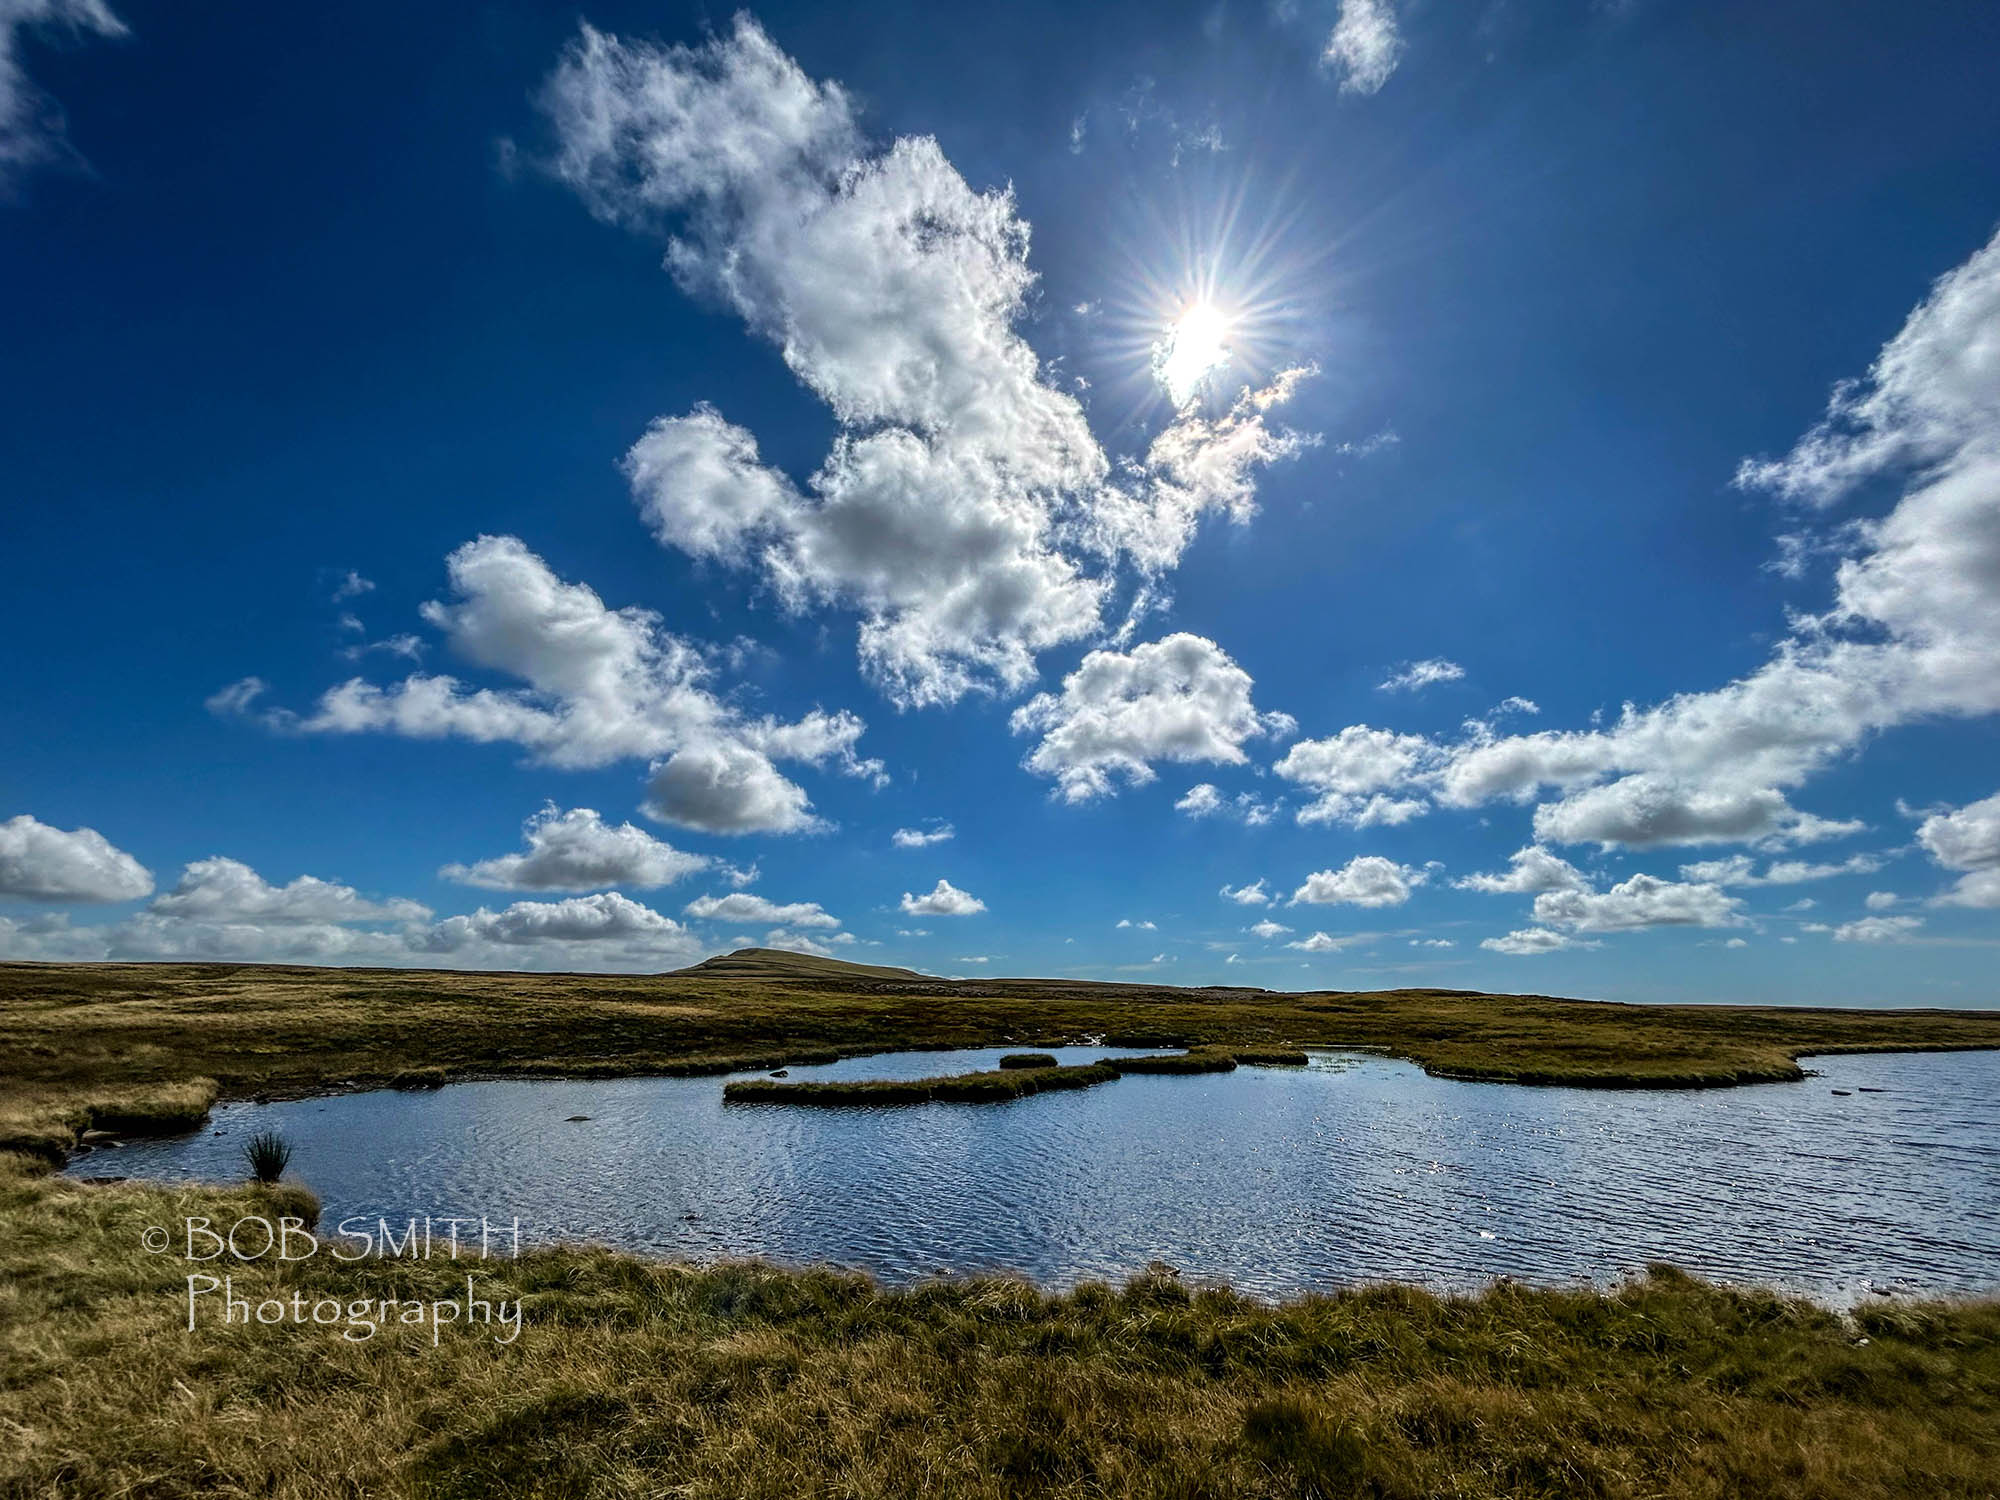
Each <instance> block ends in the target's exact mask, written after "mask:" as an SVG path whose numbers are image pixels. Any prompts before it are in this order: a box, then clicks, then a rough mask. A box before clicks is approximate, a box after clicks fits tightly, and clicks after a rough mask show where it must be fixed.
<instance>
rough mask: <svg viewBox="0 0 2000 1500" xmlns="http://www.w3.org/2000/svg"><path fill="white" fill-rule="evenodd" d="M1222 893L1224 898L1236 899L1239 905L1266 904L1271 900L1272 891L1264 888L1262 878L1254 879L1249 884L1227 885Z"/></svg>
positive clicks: (1227, 899)
mask: <svg viewBox="0 0 2000 1500" xmlns="http://www.w3.org/2000/svg"><path fill="white" fill-rule="evenodd" d="M1221 895H1222V899H1223V900H1225V901H1234V902H1235V903H1236V904H1237V905H1238V906H1265V905H1268V904H1269V903H1270V900H1271V895H1270V892H1268V891H1266V890H1265V889H1264V882H1263V881H1262V880H1261V879H1259V880H1254V881H1252V882H1251V883H1250V884H1249V885H1238V886H1231V885H1225V886H1223V888H1222V891H1221Z"/></svg>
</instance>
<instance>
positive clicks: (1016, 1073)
mask: <svg viewBox="0 0 2000 1500" xmlns="http://www.w3.org/2000/svg"><path fill="white" fill-rule="evenodd" d="M1117 1077H1118V1074H1117V1072H1116V1070H1114V1069H1112V1068H1110V1067H1107V1066H1106V1065H1105V1064H1103V1063H1091V1064H1087V1065H1085V1066H1082V1067H1068V1068H1064V1067H1057V1066H1055V1065H1054V1063H1053V1060H1052V1061H1051V1064H1050V1065H1049V1066H1047V1067H1016V1068H1007V1067H1005V1066H1004V1064H1003V1066H1002V1067H1001V1068H998V1069H994V1070H992V1071H990V1072H983V1073H953V1074H950V1075H947V1076H943V1077H937V1078H864V1079H838V1080H831V1081H828V1082H823V1083H814V1082H807V1083H779V1082H777V1081H776V1080H775V1079H770V1078H744V1079H738V1080H736V1081H735V1082H733V1083H728V1084H725V1085H723V1089H722V1098H723V1101H724V1102H725V1103H728V1104H807V1105H817V1106H828V1107H848V1108H852V1107H857V1106H860V1107H866V1106H869V1105H881V1104H932V1103H939V1104H1004V1103H1006V1102H1007V1101H1008V1100H1010V1099H1023V1098H1026V1097H1027V1096H1028V1095H1030V1094H1040V1093H1044V1092H1046V1091H1048V1090H1050V1089H1085V1088H1089V1087H1090V1086H1091V1085H1092V1084H1094V1083H1110V1082H1112V1081H1114V1080H1115V1079H1116V1078H1117Z"/></svg>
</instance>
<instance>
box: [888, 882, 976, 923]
mask: <svg viewBox="0 0 2000 1500" xmlns="http://www.w3.org/2000/svg"><path fill="white" fill-rule="evenodd" d="M902 906H903V910H904V911H905V912H907V913H909V915H911V916H913V917H970V916H974V915H976V914H977V913H979V912H982V911H985V910H986V903H985V902H984V901H981V900H980V899H979V898H978V897H977V896H973V895H968V894H967V893H966V892H964V891H961V890H960V889H959V888H958V887H957V886H955V885H953V884H952V883H951V882H950V881H949V880H945V879H942V878H940V879H939V881H938V883H937V885H936V886H935V887H933V888H932V890H931V891H930V892H929V893H928V894H927V895H923V896H914V895H911V894H910V892H908V891H905V892H903V903H902Z"/></svg>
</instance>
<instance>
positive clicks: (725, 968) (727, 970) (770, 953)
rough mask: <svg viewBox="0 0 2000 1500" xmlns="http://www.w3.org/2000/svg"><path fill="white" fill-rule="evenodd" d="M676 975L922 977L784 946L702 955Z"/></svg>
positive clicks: (733, 976)
mask: <svg viewBox="0 0 2000 1500" xmlns="http://www.w3.org/2000/svg"><path fill="white" fill-rule="evenodd" d="M674 973H675V974H698V975H703V976H706V977H708V978H712V979H897V980H909V979H918V980H921V979H925V978H928V977H929V976H928V975H924V974H919V973H918V972H917V971H916V970H915V969H892V968H888V967H886V966H884V965H880V964H851V963H848V962H847V961H846V960H845V959H839V958H821V957H819V956H818V955H817V954H812V953H791V952H788V951H787V950H785V949H783V948H738V949H737V950H736V951H735V952H734V953H722V954H718V955H717V956H716V957H714V958H705V959H703V960H702V961H701V962H700V963H698V964H690V965H689V966H688V967H687V968H685V969H675V970H674Z"/></svg>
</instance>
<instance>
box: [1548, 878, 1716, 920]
mask: <svg viewBox="0 0 2000 1500" xmlns="http://www.w3.org/2000/svg"><path fill="white" fill-rule="evenodd" d="M1742 905H1743V903H1742V901H1741V900H1740V899H1739V898H1738V897H1735V896H1732V895H1730V894H1729V893H1728V892H1726V891H1724V890H1723V889H1722V888H1721V887H1720V886H1714V885H1695V884H1682V883H1680V882H1676V881H1671V880H1660V879H1658V878H1656V877H1655V876H1652V875H1634V876H1633V877H1632V878H1631V879H1629V880H1624V881H1620V882H1619V883H1618V884H1617V885H1614V886H1612V887H1611V888H1610V889H1609V890H1607V891H1594V890H1588V889H1582V890H1578V889H1566V890H1549V891H1543V892H1542V893H1541V894H1540V895H1538V896H1537V897H1535V907H1534V915H1535V920H1536V921H1537V922H1540V923H1543V924H1544V925H1546V926H1551V927H1568V928H1572V929H1574V930H1575V931H1578V932H1633V931H1637V930H1638V929H1640V928H1646V927H1740V926H1741V925H1743V922H1744V917H1743V916H1742V913H1741V907H1742Z"/></svg>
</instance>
